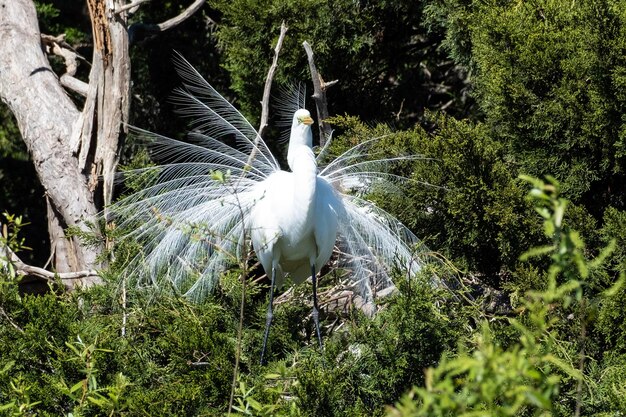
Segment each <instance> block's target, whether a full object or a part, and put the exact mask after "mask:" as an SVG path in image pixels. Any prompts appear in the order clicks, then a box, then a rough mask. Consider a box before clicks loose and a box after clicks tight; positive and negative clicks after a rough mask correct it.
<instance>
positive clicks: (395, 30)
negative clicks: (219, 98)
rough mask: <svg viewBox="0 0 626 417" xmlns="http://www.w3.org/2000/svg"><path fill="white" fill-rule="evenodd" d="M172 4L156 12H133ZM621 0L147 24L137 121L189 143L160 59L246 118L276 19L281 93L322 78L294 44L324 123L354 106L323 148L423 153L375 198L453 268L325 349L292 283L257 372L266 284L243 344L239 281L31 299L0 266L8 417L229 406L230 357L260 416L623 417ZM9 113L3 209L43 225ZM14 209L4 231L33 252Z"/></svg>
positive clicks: (303, 12)
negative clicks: (438, 282)
mask: <svg viewBox="0 0 626 417" xmlns="http://www.w3.org/2000/svg"><path fill="white" fill-rule="evenodd" d="M155 4H156V3H155ZM180 7H182V6H181V5H180V4H173V3H167V4H165V5H155V6H153V7H151V8H143V9H142V12H141V14H138V15H136V16H134V17H133V23H150V22H154V21H161V20H163V19H164V18H165V17H166V16H170V15H171V14H172V13H173V12H175V11H177V10H179V8H180ZM79 9H80V8H79V7H78V6H76V5H69V3H68V4H65V2H62V1H58V2H55V3H54V4H53V5H47V6H43V5H41V6H40V8H39V11H40V14H41V16H42V26H43V27H45V28H46V30H48V31H51V32H56V31H67V32H68V33H69V35H68V39H69V40H70V41H71V42H79V41H80V42H83V41H84V40H85V39H88V36H89V35H88V33H89V30H87V29H86V28H85V26H84V23H83V21H84V18H85V16H84V15H82V14H81V10H79ZM55 10H56V11H55ZM60 10H63V11H64V13H59V11H60ZM625 10H626V2H625V1H624V0H601V1H591V0H583V1H571V0H537V1H508V0H486V1H485V0H480V1H479V0H424V1H419V2H407V1H384V2H369V1H358V2H354V1H340V2H334V3H332V4H331V3H330V2H324V1H316V2H313V3H311V2H300V1H288V2H280V1H279V2H269V3H268V2H257V1H252V0H249V1H248V0H236V1H233V2H225V1H217V2H212V3H211V4H210V5H209V6H208V7H205V8H204V9H203V11H202V13H200V14H198V16H196V17H195V18H194V19H191V20H189V21H188V22H187V23H185V25H184V26H181V27H180V28H179V29H177V30H178V31H173V32H170V33H167V34H163V35H159V36H156V37H155V36H154V35H151V34H149V33H146V32H142V26H141V25H140V24H138V25H136V26H134V27H133V30H135V31H136V32H134V33H133V36H135V37H134V38H133V42H134V43H133V46H132V54H133V63H134V74H133V79H134V90H133V94H134V96H133V97H134V107H133V108H134V110H133V120H134V122H135V123H136V124H138V125H139V126H140V127H144V128H149V129H153V130H158V131H159V133H166V134H170V135H178V134H180V133H181V132H182V131H183V124H182V122H180V121H175V120H176V118H175V117H173V116H171V114H172V109H171V107H170V104H169V103H168V102H167V101H166V97H167V96H168V95H169V94H170V92H171V90H172V88H174V87H175V84H176V81H175V77H174V75H173V74H174V72H173V70H172V67H171V61H170V59H171V56H170V52H169V49H168V48H175V49H178V50H180V51H181V52H182V53H183V55H185V56H186V57H187V58H189V60H190V61H191V62H192V63H193V64H194V65H196V66H198V67H200V70H201V72H203V73H207V74H209V78H210V80H211V82H212V83H213V84H214V85H216V86H218V89H219V90H220V91H224V92H225V94H226V96H227V97H229V98H232V99H233V101H235V102H236V104H237V106H238V107H241V108H243V109H244V110H245V112H246V113H247V114H249V115H251V116H252V117H253V118H254V117H255V116H256V115H257V114H258V112H259V109H258V101H259V98H260V95H261V93H260V91H261V88H262V85H263V82H264V77H265V73H266V70H267V67H268V65H269V62H270V59H271V56H272V54H273V50H272V48H273V46H274V43H275V41H276V38H277V36H278V31H279V26H280V22H281V21H282V20H285V22H286V23H287V25H288V26H289V27H290V30H289V32H288V35H287V38H286V40H285V45H284V47H283V51H282V52H281V58H280V61H279V74H278V76H277V81H278V83H283V82H286V81H287V80H288V79H293V78H296V79H304V80H306V79H308V78H309V76H308V73H307V65H306V58H305V55H304V52H303V50H302V47H301V43H302V41H303V40H308V41H309V42H310V43H311V44H312V45H313V48H314V49H315V52H316V57H317V63H318V67H319V68H320V70H321V72H322V75H323V76H324V77H325V78H326V79H327V80H330V79H335V78H338V79H339V80H340V82H339V84H338V85H337V86H336V87H333V88H332V89H331V90H329V103H330V110H331V113H333V112H334V113H335V114H343V113H344V112H345V113H346V114H348V115H345V116H336V117H334V118H333V119H332V124H333V126H334V127H335V128H337V132H336V134H335V139H334V140H333V145H332V147H331V148H330V155H332V154H333V153H340V152H341V151H342V150H343V149H345V148H346V147H348V146H350V145H353V144H355V143H358V142H361V141H363V140H366V139H369V138H372V137H380V138H381V139H380V140H379V141H378V142H377V143H376V145H374V146H373V147H372V148H371V149H370V150H369V151H370V152H371V153H373V154H376V155H381V154H382V155H390V156H392V155H398V154H399V155H406V154H419V155H422V156H423V158H422V159H417V160H412V161H404V162H402V163H399V164H397V165H396V166H394V167H393V169H394V171H393V172H394V173H395V174H398V175H401V176H404V177H407V178H408V181H400V182H399V183H398V188H397V189H384V190H381V189H377V190H375V192H373V193H372V194H371V195H370V196H368V197H369V198H371V199H373V200H375V201H376V202H377V203H378V204H380V205H381V206H382V207H383V208H385V209H387V210H389V211H390V212H392V213H394V214H395V215H397V216H398V218H400V219H401V220H402V221H403V222H404V223H405V224H407V225H408V226H409V227H410V228H411V229H412V230H413V231H414V232H415V233H416V234H417V235H418V236H419V237H420V238H421V239H422V240H423V241H424V242H425V243H426V246H427V247H428V248H430V250H431V251H432V252H431V254H432V258H433V259H438V260H443V262H439V261H436V262H434V264H435V266H434V268H436V272H437V276H439V277H441V278H443V281H442V282H443V283H445V284H446V286H445V287H444V286H433V285H431V281H430V280H429V277H428V276H426V274H425V276H422V277H420V279H418V280H415V281H406V280H404V279H403V277H397V284H398V286H399V288H400V290H401V291H400V292H399V293H398V294H396V295H394V296H393V297H391V298H388V299H385V300H384V301H381V304H382V305H381V306H380V307H381V311H380V312H379V313H378V315H376V316H375V317H374V318H373V319H370V318H367V317H365V316H363V315H362V314H361V313H360V312H359V311H356V310H349V311H348V312H336V311H326V315H325V317H324V323H326V324H327V327H328V329H326V330H327V334H325V336H326V339H325V341H326V347H325V350H324V351H323V352H319V351H318V349H317V348H316V347H315V341H314V339H311V337H310V336H311V323H310V320H309V319H308V318H307V314H309V311H310V306H309V305H308V302H306V301H303V300H305V298H306V297H305V295H306V294H309V292H310V288H308V287H306V286H304V287H302V288H299V289H296V290H295V291H294V293H293V294H292V296H291V298H290V299H289V300H288V301H286V302H283V303H281V304H280V305H279V306H278V307H277V308H276V311H275V318H274V325H273V328H272V333H271V337H270V342H269V352H268V358H269V364H268V365H267V366H265V367H262V366H260V365H259V364H258V357H259V353H260V346H261V340H262V330H263V326H264V323H265V309H266V307H267V304H266V303H267V299H266V295H267V288H266V285H265V284H264V281H261V283H256V284H250V285H248V286H247V301H246V304H245V306H244V307H245V308H244V318H243V334H242V338H241V341H238V338H237V326H238V321H239V318H240V317H239V302H240V299H241V298H240V297H241V293H242V291H243V288H242V285H241V282H240V281H239V279H238V277H239V272H241V271H238V270H236V269H235V270H233V271H225V273H224V276H223V277H222V280H221V284H220V286H219V288H218V289H217V291H216V293H215V294H213V295H212V297H211V298H210V299H207V300H206V301H205V302H203V303H200V304H192V303H190V302H188V301H187V300H184V299H180V298H177V297H175V296H172V295H168V294H166V293H159V292H153V291H147V290H142V291H138V290H135V289H130V288H124V283H123V279H122V278H121V277H120V276H119V272H118V269H116V268H117V265H115V264H113V265H112V268H111V270H110V271H108V272H107V277H106V284H105V285H104V286H102V287H97V288H92V289H89V290H86V291H80V292H76V293H72V294H67V293H64V292H63V291H60V290H59V288H60V286H59V285H51V287H50V289H49V291H47V292H46V293H44V294H40V295H29V294H25V293H24V292H23V291H22V289H23V288H24V287H22V289H20V286H19V285H18V279H17V277H16V276H15V274H14V271H13V270H12V269H11V267H10V264H6V262H3V261H6V259H5V256H4V254H3V253H2V254H0V262H2V263H0V268H1V269H0V323H1V324H0V414H2V415H42V416H46V415H50V416H53V415H54V416H58V415H69V414H70V413H72V415H74V416H78V415H85V416H89V415H94V416H95V415H129V416H131V415H132V416H134V415H152V416H159V415H163V416H169V415H220V414H224V413H226V412H227V410H228V407H229V402H230V401H229V400H230V395H231V382H232V378H233V369H234V363H235V358H236V356H237V354H238V353H240V365H239V366H240V372H239V376H238V378H237V380H236V384H235V387H236V389H235V392H234V394H235V395H234V402H233V404H234V406H235V407H236V408H235V410H238V411H237V412H239V413H242V414H247V415H306V416H308V415H310V416H319V415H354V416H357V415H383V414H385V413H387V414H390V415H429V416H431V415H442V416H443V415H484V416H492V415H524V416H526V415H564V416H565V415H605V416H609V415H610V416H616V415H623V413H624V410H626V402H625V400H624V398H626V391H625V390H624V386H625V385H626V384H625V383H626V380H625V377H624V375H626V330H625V329H626V307H625V306H624V302H623V300H624V296H626V289H625V285H624V278H623V276H624V273H625V272H624V271H625V270H626V249H625V248H626V206H625V204H626V202H625V200H624V195H625V192H626V189H625V188H624V184H625V181H624V179H625V178H624V168H625V166H624V164H625V159H624V155H625V153H624V143H623V142H624V135H625V133H624V132H625V128H624V117H623V114H624V111H625V110H626V109H625V108H624V107H625V98H626V96H625V95H624V92H623V90H624V86H625V85H626V81H625V80H626V78H625V74H626V70H625V68H626V65H625V59H626V58H625V56H626V54H625V52H626V33H624V31H625V29H624V28H625V27H626V26H625V23H626V22H625V19H626V13H625V12H624V11H625ZM209 17H210V19H209ZM73 19H76V20H75V21H74V20H73ZM210 21H215V22H217V26H214V25H213V24H212V23H211V24H208V23H207V22H210ZM207 25H208V26H207ZM207 27H210V29H211V31H209V30H207ZM213 29H214V30H215V32H212V30H213ZM198 33H201V35H198ZM213 35H216V36H213ZM157 43H158V46H159V48H156V47H155V44H157ZM162 46H163V48H161V47H162ZM161 51H165V52H161ZM83 52H84V51H83ZM82 75H84V74H82ZM79 76H81V74H79ZM228 87H230V88H232V91H230V92H228V91H227V88H228ZM425 109H426V110H425ZM165 116H167V117H165ZM357 116H358V117H357ZM0 118H1V119H2V120H3V123H2V127H0V146H2V151H1V152H0V157H1V158H2V165H1V166H0V180H1V181H2V193H0V205H1V206H2V207H0V209H3V210H4V209H7V208H11V210H10V211H12V212H17V213H24V214H28V215H31V212H33V211H35V209H36V206H35V205H34V204H31V203H30V199H32V198H34V197H33V196H34V195H36V194H37V193H42V191H41V190H38V189H37V188H36V187H34V186H30V185H28V186H26V185H22V184H26V183H25V182H22V178H26V177H28V175H32V172H31V173H30V174H28V171H26V170H24V169H23V164H25V163H26V159H27V158H26V153H25V150H24V149H23V147H21V146H19V145H18V144H17V142H16V141H17V138H16V134H17V133H16V132H17V129H16V127H15V126H14V124H13V123H12V121H11V119H10V117H9V115H8V114H7V111H6V109H5V108H0ZM416 122H419V124H416ZM128 149H129V150H128V155H127V156H128V157H129V158H130V157H132V152H131V151H132V150H134V148H132V147H130V148H128ZM144 156H145V155H144ZM5 161H7V162H6V163H5ZM140 162H141V161H139V159H137V160H135V161H134V162H133V163H134V164H138V163H140ZM13 167H19V169H17V168H15V169H13ZM23 173H25V174H23ZM520 174H530V175H533V176H537V177H540V178H546V176H547V175H554V176H555V177H556V178H557V179H558V180H559V182H560V184H561V185H560V190H561V191H562V193H563V198H561V197H559V195H558V190H559V187H557V183H556V182H553V181H550V180H546V181H545V182H542V181H538V180H536V181H533V187H534V190H533V191H532V195H533V196H534V197H535V198H534V199H530V200H529V199H527V198H526V195H527V190H528V184H527V183H526V181H524V180H522V179H520V178H519V175H520ZM24 190H27V191H26V192H24ZM25 196H28V199H25ZM564 198H567V199H568V200H569V202H565V200H564ZM535 209H537V211H538V212H539V214H540V215H537V213H536V211H535ZM39 210H43V206H41V207H40V208H39ZM7 220H8V223H9V227H8V228H7V229H4V230H1V233H2V236H0V239H4V240H3V242H7V243H9V245H11V246H12V247H13V248H14V249H16V250H19V249H23V246H24V242H22V241H21V240H20V239H18V238H17V237H16V236H21V235H23V234H16V232H17V230H16V228H17V229H19V227H20V225H19V224H17V222H16V218H14V217H13V218H11V217H10V216H9V218H8V219H6V220H5V219H3V222H4V223H7ZM33 230H45V225H44V224H43V223H41V225H35V226H31V229H29V228H28V227H27V228H26V229H25V230H24V231H23V232H25V233H26V236H27V239H26V242H25V244H26V245H30V246H36V245H35V243H33V241H34V240H41V239H40V238H35V237H34V233H33ZM581 236H582V237H584V244H583V238H582V237H581ZM611 242H614V243H611ZM607 247H608V248H609V249H606V248H607ZM37 248H38V247H36V249H37ZM531 248H535V249H534V250H533V251H531V252H530V254H531V255H537V256H528V253H527V251H528V250H529V249H531ZM611 248H612V253H611V254H610V256H608V255H609V252H611ZM38 250H39V249H38ZM126 250H128V248H126V247H124V246H120V247H119V251H120V253H119V256H118V258H117V259H118V260H123V259H124V256H123V255H124V251H126ZM25 253H27V252H26V251H21V252H20V255H22V256H24V254H25ZM525 253H527V255H526V256H523V255H524V254H525ZM539 255H542V256H539ZM605 255H606V257H605ZM39 257H42V256H41V255H40V256H39ZM45 257H46V256H43V258H45ZM521 257H523V259H522V258H521ZM594 259H597V260H598V262H595V261H593V260H594ZM44 260H45V259H43V260H42V262H41V263H43V261H44ZM432 272H433V271H429V273H432ZM255 273H256V272H255V271H254V270H253V271H252V275H254V274H255ZM330 275H332V274H330ZM620 276H621V278H620ZM255 278H256V276H255ZM329 282H330V278H327V281H326V283H324V285H331V283H329ZM616 283H617V284H616ZM335 319H337V323H338V324H337V326H334V325H330V324H331V322H332V321H334V320H335ZM335 327H338V329H337V328H335ZM330 328H333V329H334V330H333V331H331V330H329V329H330ZM386 406H391V407H390V408H387V409H386V408H385V407H386ZM463 413H465V414H463Z"/></svg>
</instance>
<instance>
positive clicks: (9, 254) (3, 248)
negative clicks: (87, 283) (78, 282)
mask: <svg viewBox="0 0 626 417" xmlns="http://www.w3.org/2000/svg"><path fill="white" fill-rule="evenodd" d="M0 252H3V253H4V256H5V257H6V262H10V263H11V264H12V265H13V267H14V268H15V271H16V272H17V274H18V275H22V276H25V275H29V276H34V277H38V278H43V279H45V280H48V281H54V280H55V279H61V280H72V279H79V278H86V277H93V276H99V274H98V272H97V271H95V270H86V271H77V272H51V271H48V270H46V269H43V268H39V267H37V266H32V265H28V264H26V263H24V261H22V260H21V259H20V258H19V256H17V254H16V253H15V252H13V250H11V248H9V247H8V246H7V245H6V244H5V243H4V242H0Z"/></svg>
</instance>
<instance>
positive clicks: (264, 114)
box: [246, 21, 288, 166]
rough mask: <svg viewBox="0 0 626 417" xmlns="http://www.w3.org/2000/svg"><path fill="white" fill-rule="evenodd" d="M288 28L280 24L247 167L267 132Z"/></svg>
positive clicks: (283, 23)
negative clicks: (257, 128)
mask: <svg viewBox="0 0 626 417" xmlns="http://www.w3.org/2000/svg"><path fill="white" fill-rule="evenodd" d="M287 30H288V27H287V25H286V24H285V22H284V21H283V22H282V23H281V24H280V35H279V36H278V41H277V42H276V47H275V48H274V60H273V61H272V65H270V69H269V70H268V71H267V77H265V87H264V88H263V99H262V100H261V124H260V126H259V132H258V134H257V136H256V138H254V147H253V148H252V152H250V155H249V156H248V160H247V161H246V166H251V165H252V161H254V158H255V157H256V154H257V149H258V144H259V140H261V138H262V137H263V134H264V133H265V130H266V129H267V124H268V119H269V101H270V91H271V88H272V80H273V79H274V73H275V72H276V68H277V67H278V55H279V54H280V50H281V48H282V47H283V40H284V39H285V34H286V33H287Z"/></svg>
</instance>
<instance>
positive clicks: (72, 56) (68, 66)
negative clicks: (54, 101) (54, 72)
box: [41, 33, 89, 97]
mask: <svg viewBox="0 0 626 417" xmlns="http://www.w3.org/2000/svg"><path fill="white" fill-rule="evenodd" d="M41 40H42V42H43V44H44V45H45V46H46V50H47V52H49V53H53V54H54V55H57V56H60V57H61V58H63V60H64V61H65V71H66V72H65V74H63V75H61V77H60V81H61V85H63V87H65V88H68V89H70V90H72V91H75V92H77V93H78V94H80V95H81V96H83V97H86V96H87V90H88V89H89V86H88V84H87V83H86V82H84V81H81V80H79V79H78V78H74V75H76V70H77V69H78V59H79V58H82V57H81V56H80V55H79V54H78V53H76V51H74V50H73V49H72V48H71V46H69V45H68V44H67V43H66V42H65V34H62V35H59V36H51V35H45V34H43V33H42V34H41Z"/></svg>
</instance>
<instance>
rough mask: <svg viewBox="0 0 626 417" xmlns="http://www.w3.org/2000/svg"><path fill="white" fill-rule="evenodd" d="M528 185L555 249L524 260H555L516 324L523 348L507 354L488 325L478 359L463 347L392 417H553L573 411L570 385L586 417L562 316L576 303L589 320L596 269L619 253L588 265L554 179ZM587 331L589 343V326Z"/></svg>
mask: <svg viewBox="0 0 626 417" xmlns="http://www.w3.org/2000/svg"><path fill="white" fill-rule="evenodd" d="M522 178H523V179H524V180H526V181H528V182H531V183H532V184H533V186H534V188H533V189H532V190H531V192H530V196H531V198H532V199H533V200H534V201H535V207H536V209H537V212H538V213H539V214H540V215H541V217H543V219H544V232H545V234H546V236H548V237H550V238H551V239H552V240H553V242H554V244H553V245H551V246H547V247H539V248H533V249H531V250H530V251H528V252H526V253H525V254H524V256H523V257H524V258H529V257H532V256H541V255H545V254H550V255H551V258H552V263H551V265H550V267H549V269H548V272H547V274H546V279H547V281H548V284H547V288H546V290H545V291H530V292H528V293H527V295H526V296H525V297H524V299H523V300H522V305H523V315H521V316H520V318H519V319H511V320H510V323H511V326H513V327H514V328H515V329H516V330H517V332H518V334H519V339H518V341H517V343H514V344H513V345H511V346H509V347H508V348H507V349H502V348H501V347H500V346H499V344H498V342H497V341H496V340H494V338H493V331H492V329H491V328H490V326H489V324H488V323H487V322H483V324H482V330H481V332H480V334H478V335H477V336H476V340H475V342H474V343H472V344H473V345H475V346H474V348H473V349H472V350H471V351H469V350H464V349H463V347H462V348H461V349H460V352H459V354H458V355H457V356H456V357H453V358H443V359H442V360H441V362H440V363H439V364H438V366H437V367H435V368H430V369H429V370H428V371H427V373H426V375H427V377H426V384H425V387H416V388H414V389H413V390H412V391H411V392H410V393H409V394H408V395H406V396H405V397H403V398H402V399H401V401H400V402H399V403H398V404H397V405H396V408H394V409H392V410H390V413H389V415H395V416H448V415H455V416H512V415H519V414H521V413H523V414H524V415H542V416H548V415H553V413H557V412H563V411H564V410H562V408H563V405H564V404H568V402H567V401H564V399H565V398H566V397H567V396H568V393H567V392H562V390H563V388H562V386H563V382H564V381H565V380H567V379H568V378H569V379H572V380H575V381H577V383H578V387H579V389H578V390H577V396H576V399H575V403H576V408H577V410H580V408H579V407H580V406H581V401H582V398H581V389H580V388H581V387H582V384H583V380H584V378H585V376H584V375H583V372H584V369H581V368H582V367H583V362H582V360H581V362H580V368H576V365H575V364H574V363H572V362H571V357H570V356H569V355H568V354H567V350H565V349H563V346H564V345H565V344H566V342H565V340H563V339H561V337H562V336H561V333H560V331H559V326H558V322H559V320H562V319H560V318H559V310H560V309H561V308H563V309H567V308H568V307H570V305H571V304H572V303H574V302H575V303H577V304H578V306H579V311H580V312H581V313H583V314H584V312H585V311H584V306H585V305H586V303H588V299H585V298H583V290H582V284H583V280H584V279H585V278H586V277H587V276H588V274H589V271H590V270H591V269H593V268H597V267H598V266H599V265H600V264H602V263H603V262H604V261H605V259H606V257H607V256H608V255H609V254H610V252H611V251H612V250H613V247H614V246H613V245H609V246H607V247H606V248H605V250H604V251H603V252H602V254H600V255H599V256H598V257H597V258H596V259H594V260H592V261H588V260H587V259H585V257H584V255H583V252H582V249H583V247H584V246H583V243H582V240H581V239H580V237H579V236H578V234H577V233H576V232H575V231H573V230H569V229H567V228H564V227H563V216H564V214H565V207H566V205H567V202H566V200H564V199H562V198H560V197H559V195H558V191H559V187H558V183H557V182H556V181H555V180H554V179H551V178H548V183H544V182H543V181H541V180H538V179H534V178H531V177H527V176H525V177H522ZM559 277H562V280H563V281H564V282H563V283H562V284H559V283H558V278H559ZM619 284H620V285H622V284H623V282H621V281H620V283H619ZM582 323H583V324H581V326H582V327H581V334H582V338H584V337H585V324H584V318H583V321H582ZM581 355H584V354H582V353H581ZM566 407H567V405H565V408H566ZM566 409H567V408H566ZM572 411H573V410H571V409H570V410H569V413H567V414H572Z"/></svg>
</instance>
